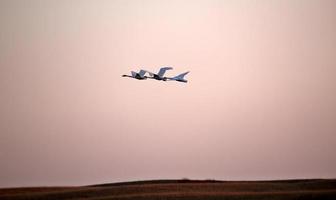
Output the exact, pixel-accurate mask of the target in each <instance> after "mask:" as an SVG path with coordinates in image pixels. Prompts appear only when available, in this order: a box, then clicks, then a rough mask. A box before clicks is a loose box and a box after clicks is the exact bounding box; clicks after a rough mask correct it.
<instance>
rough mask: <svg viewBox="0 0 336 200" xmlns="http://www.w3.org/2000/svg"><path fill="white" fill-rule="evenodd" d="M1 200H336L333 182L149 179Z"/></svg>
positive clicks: (28, 191)
mask: <svg viewBox="0 0 336 200" xmlns="http://www.w3.org/2000/svg"><path fill="white" fill-rule="evenodd" d="M0 199H1V200H6V199H11V200H12V199H17V200H32V199H48V200H68V199H71V200H75V199H82V200H107V199H124V200H133V199H134V200H135V199H140V200H144V199H146V200H147V199H148V200H153V199H160V200H164V199H169V200H170V199H177V200H180V199H183V200H184V199H205V200H207V199H211V200H214V199H228V200H231V199H235V200H239V199H271V200H272V199H273V200H280V199H281V200H283V199H300V200H301V199H316V200H317V199H330V200H335V199H336V179H310V180H279V181H216V180H185V179H182V180H150V181H134V182H122V183H108V184H101V185H91V186H81V187H34V188H5V189H0Z"/></svg>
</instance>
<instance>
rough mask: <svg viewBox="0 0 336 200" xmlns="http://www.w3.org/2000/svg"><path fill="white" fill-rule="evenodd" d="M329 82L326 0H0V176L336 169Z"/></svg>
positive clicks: (333, 70)
mask: <svg viewBox="0 0 336 200" xmlns="http://www.w3.org/2000/svg"><path fill="white" fill-rule="evenodd" d="M161 66H171V67H174V70H173V71H168V73H167V75H169V76H172V75H175V74H178V73H182V72H185V71H189V70H190V71H191V72H190V74H188V75H187V77H186V78H187V79H188V80H189V82H188V83H187V84H184V83H179V82H159V81H155V80H146V81H138V80H132V79H129V78H122V77H121V75H122V74H126V73H129V72H130V71H131V70H138V69H140V68H145V69H148V70H151V71H156V70H158V69H159V67H161ZM335 91H336V2H335V1H332V0H330V1H318V0H316V1H312V0H306V1H300V0H295V1H292V0H287V1H286V0H278V1H275V0H273V1H271V0H259V1H258V0H257V1H247V0H246V1H239V0H238V1H236V0H234V1H233V0H232V1H225V0H223V1H211V0H210V1H209V0H204V1H197V0H192V1H179V0H176V1H171V0H170V1H157V0H144V1H130V0H129V1H127V0H120V1H65V0H64V1H56V0H55V1H35V0H30V1H24V0H22V1H17V0H8V1H6V0H2V1H0V187H11V186H37V185H84V184H94V183H103V182H117V181H128V180H142V179H161V178H184V177H186V178H192V179H208V178H209V179H223V180H254V179H287V178H336V156H335V152H336V93H335Z"/></svg>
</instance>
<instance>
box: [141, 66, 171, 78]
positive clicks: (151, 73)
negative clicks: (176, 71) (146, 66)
mask: <svg viewBox="0 0 336 200" xmlns="http://www.w3.org/2000/svg"><path fill="white" fill-rule="evenodd" d="M171 69H173V68H172V67H162V68H160V70H159V73H157V74H155V73H153V72H149V71H147V72H148V74H149V75H151V77H148V78H151V79H155V80H158V81H166V80H167V77H164V76H163V75H164V74H165V73H166V71H167V70H171Z"/></svg>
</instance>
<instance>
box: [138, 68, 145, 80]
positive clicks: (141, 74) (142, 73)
mask: <svg viewBox="0 0 336 200" xmlns="http://www.w3.org/2000/svg"><path fill="white" fill-rule="evenodd" d="M146 72H147V71H146V70H143V69H142V70H140V72H139V75H140V77H142V78H143V77H144V76H145V74H146Z"/></svg>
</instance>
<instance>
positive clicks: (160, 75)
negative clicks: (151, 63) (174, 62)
mask: <svg viewBox="0 0 336 200" xmlns="http://www.w3.org/2000/svg"><path fill="white" fill-rule="evenodd" d="M171 69H173V68H172V67H162V68H161V69H160V71H159V73H158V74H157V75H158V76H159V77H161V78H162V77H163V75H164V74H165V73H166V71H167V70H171Z"/></svg>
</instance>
